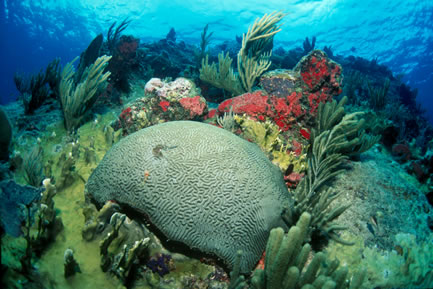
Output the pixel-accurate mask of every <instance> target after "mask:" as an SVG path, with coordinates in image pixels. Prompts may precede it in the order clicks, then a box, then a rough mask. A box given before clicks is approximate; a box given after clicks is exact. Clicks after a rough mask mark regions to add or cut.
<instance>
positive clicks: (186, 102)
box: [179, 95, 206, 117]
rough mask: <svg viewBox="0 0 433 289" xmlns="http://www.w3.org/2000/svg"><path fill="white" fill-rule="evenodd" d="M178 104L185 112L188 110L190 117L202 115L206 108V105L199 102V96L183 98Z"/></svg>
mask: <svg viewBox="0 0 433 289" xmlns="http://www.w3.org/2000/svg"><path fill="white" fill-rule="evenodd" d="M179 102H180V105H181V106H182V107H183V108H184V109H185V110H189V113H190V117H195V116H199V115H202V114H203V112H204V110H205V108H206V103H204V102H202V101H201V99H200V95H197V96H194V97H184V98H182V99H181V100H179Z"/></svg>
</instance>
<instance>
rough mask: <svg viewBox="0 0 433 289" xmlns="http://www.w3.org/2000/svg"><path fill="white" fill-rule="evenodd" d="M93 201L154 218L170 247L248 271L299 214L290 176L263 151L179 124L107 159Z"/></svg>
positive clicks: (148, 133)
mask: <svg viewBox="0 0 433 289" xmlns="http://www.w3.org/2000/svg"><path fill="white" fill-rule="evenodd" d="M86 196H87V198H88V199H91V200H93V201H95V202H96V203H97V204H99V205H103V204H104V203H105V202H106V201H108V200H114V201H116V202H117V203H119V204H120V205H121V206H122V205H127V207H128V208H133V209H135V210H136V211H137V212H139V213H141V214H143V218H144V217H148V218H149V220H150V221H151V222H152V223H153V224H154V225H155V226H156V227H157V228H158V229H159V230H160V231H161V232H162V233H163V234H164V235H165V236H166V237H167V238H168V239H169V240H173V241H179V242H182V243H184V244H186V245H188V246H189V247H190V248H192V249H198V250H200V251H202V252H205V253H210V254H214V255H216V256H217V257H219V258H221V259H223V260H224V261H225V263H226V264H227V265H228V266H229V267H232V266H233V264H234V262H235V258H236V252H237V251H238V250H242V251H243V256H244V257H243V259H242V262H241V270H242V271H243V272H249V271H250V270H251V269H252V268H253V267H254V266H255V264H256V263H257V261H258V260H259V259H260V257H261V256H262V253H263V250H264V249H265V245H266V240H267V238H268V236H269V232H270V230H271V229H272V228H274V227H277V226H282V225H283V224H282V220H281V213H282V211H283V209H284V208H289V209H290V207H291V206H292V201H291V198H290V196H289V194H288V192H287V188H286V187H285V184H284V180H283V176H282V174H281V173H280V171H279V170H278V168H277V167H276V166H274V165H273V164H272V163H271V162H270V161H269V160H268V158H267V157H266V156H265V155H264V154H263V153H262V151H261V150H260V149H259V147H258V146H256V145H255V144H253V143H250V142H247V141H245V140H243V139H241V138H240V137H238V136H236V135H234V134H232V133H230V132H228V131H226V130H224V129H220V128H217V127H215V126H212V125H208V124H204V123H199V122H192V121H174V122H167V123H163V124H159V125H155V126H151V127H148V128H145V129H142V130H140V131H138V132H136V133H134V134H131V135H129V136H127V137H125V138H124V139H122V140H121V141H119V142H118V143H117V144H115V145H114V146H113V147H112V148H111V150H110V151H108V152H107V154H106V155H105V157H104V159H103V160H102V161H101V163H100V164H99V166H98V167H97V168H96V169H95V171H94V172H93V173H92V175H91V176H90V178H89V180H88V182H87V184H86Z"/></svg>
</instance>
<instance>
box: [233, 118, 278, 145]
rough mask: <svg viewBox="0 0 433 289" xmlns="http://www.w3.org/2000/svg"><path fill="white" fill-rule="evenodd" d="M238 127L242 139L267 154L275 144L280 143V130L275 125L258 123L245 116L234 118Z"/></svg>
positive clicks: (267, 122)
mask: <svg viewBox="0 0 433 289" xmlns="http://www.w3.org/2000/svg"><path fill="white" fill-rule="evenodd" d="M234 118H235V121H236V122H237V123H238V124H239V125H240V127H241V129H242V132H243V136H244V138H246V139H248V140H251V141H253V142H254V143H256V144H257V145H258V146H259V147H260V148H261V149H262V151H264V152H266V153H269V152H271V151H272V150H273V149H274V148H275V146H276V145H277V144H280V143H281V139H280V138H279V136H280V129H279V127H278V126H277V125H275V124H273V123H271V122H269V121H266V122H258V121H255V120H252V119H250V118H248V117H246V116H239V115H235V116H234Z"/></svg>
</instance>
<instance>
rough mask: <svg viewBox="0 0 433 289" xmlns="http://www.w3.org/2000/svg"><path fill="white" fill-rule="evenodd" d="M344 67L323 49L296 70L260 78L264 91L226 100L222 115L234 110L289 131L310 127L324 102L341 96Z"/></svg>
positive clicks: (280, 71) (301, 63)
mask: <svg viewBox="0 0 433 289" xmlns="http://www.w3.org/2000/svg"><path fill="white" fill-rule="evenodd" d="M341 72H342V69H341V66H340V65H339V64H338V63H336V62H334V61H332V60H330V59H329V58H328V57H327V56H326V54H325V53H324V52H323V51H321V50H313V51H311V52H310V53H309V54H308V55H307V56H304V57H303V58H302V59H301V60H300V61H299V63H298V64H297V65H296V67H295V68H294V69H293V70H288V69H278V70H273V71H269V72H266V73H265V74H263V75H262V77H261V78H260V85H261V86H262V88H263V90H258V91H254V92H247V93H244V94H242V95H239V96H236V97H234V98H230V99H227V100H225V101H223V102H222V103H221V104H220V105H219V106H218V109H217V113H218V114H220V115H221V114H223V113H224V112H229V111H230V110H232V111H233V112H234V113H236V114H246V115H248V116H250V117H252V118H253V119H257V120H261V121H262V120H264V119H269V120H271V121H272V122H274V123H275V124H276V125H278V126H279V127H280V129H281V130H283V131H287V130H289V129H291V128H292V126H293V125H296V124H297V123H304V124H310V123H311V120H312V119H313V118H314V117H315V116H316V114H317V108H318V107H319V104H320V103H321V102H327V101H332V99H333V97H334V96H336V95H338V94H340V93H341V91H342V90H341V84H342V75H341Z"/></svg>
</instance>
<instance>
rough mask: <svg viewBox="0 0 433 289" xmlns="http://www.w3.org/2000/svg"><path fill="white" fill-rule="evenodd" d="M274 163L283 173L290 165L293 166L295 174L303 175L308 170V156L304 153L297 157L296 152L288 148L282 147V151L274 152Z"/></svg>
mask: <svg viewBox="0 0 433 289" xmlns="http://www.w3.org/2000/svg"><path fill="white" fill-rule="evenodd" d="M272 157H273V160H272V163H273V164H274V165H277V166H278V167H279V168H280V169H281V170H282V171H283V172H285V171H286V170H287V168H288V167H289V165H293V172H295V173H302V172H304V171H305V170H306V169H307V166H308V163H307V154H306V153H302V154H301V155H299V156H297V155H296V154H295V153H294V152H292V151H288V149H287V146H281V148H280V150H274V151H273V152H272Z"/></svg>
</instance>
